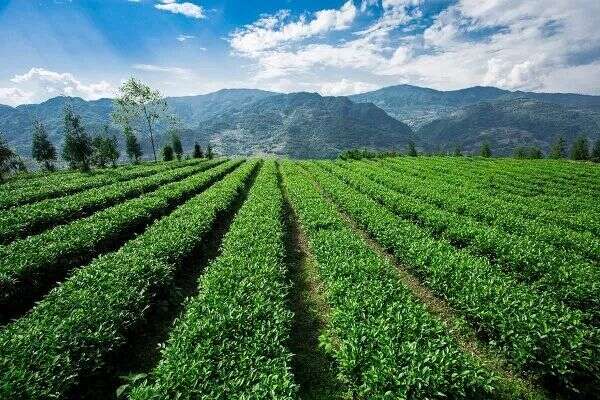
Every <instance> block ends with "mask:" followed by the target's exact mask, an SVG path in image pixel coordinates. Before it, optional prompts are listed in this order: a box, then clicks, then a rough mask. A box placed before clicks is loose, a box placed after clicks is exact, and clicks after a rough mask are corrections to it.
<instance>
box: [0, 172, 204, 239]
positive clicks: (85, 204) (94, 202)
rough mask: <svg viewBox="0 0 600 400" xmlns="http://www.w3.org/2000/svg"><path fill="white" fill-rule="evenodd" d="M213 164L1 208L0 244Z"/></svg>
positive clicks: (139, 193) (106, 205)
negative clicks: (2, 209)
mask: <svg viewBox="0 0 600 400" xmlns="http://www.w3.org/2000/svg"><path fill="white" fill-rule="evenodd" d="M210 165H212V163H210V164H199V165H192V166H189V167H184V168H177V169H175V170H168V171H165V172H162V173H159V174H156V175H153V176H150V177H141V178H137V179H132V180H126V181H124V182H119V181H117V182H115V183H113V184H110V185H106V186H100V187H96V188H92V189H89V190H86V191H82V192H79V193H75V194H72V195H70V196H65V197H59V198H55V199H47V200H43V201H40V202H37V203H32V204H26V205H23V206H20V207H16V208H12V209H10V210H4V211H0V243H8V242H10V241H11V240H14V239H16V238H20V237H24V236H27V235H31V234H34V233H37V232H40V231H42V230H44V229H48V228H50V227H52V226H56V225H58V224H61V223H65V222H68V221H71V220H73V219H76V218H80V217H82V216H86V215H89V214H90V213H93V212H95V211H98V210H101V209H103V208H106V207H109V206H112V205H113V204H117V203H119V202H120V201H123V200H125V199H129V198H132V197H135V196H140V195H142V194H144V193H147V192H149V191H152V190H154V189H156V188H158V187H160V186H161V185H163V184H165V183H169V182H173V181H176V180H178V179H182V178H185V177H187V176H189V175H191V174H194V173H197V172H199V171H202V170H203V169H205V168H206V167H207V166H210Z"/></svg>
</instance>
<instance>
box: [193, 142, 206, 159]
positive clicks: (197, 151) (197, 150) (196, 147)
mask: <svg viewBox="0 0 600 400" xmlns="http://www.w3.org/2000/svg"><path fill="white" fill-rule="evenodd" d="M202 157H204V154H202V147H200V145H199V144H198V142H196V143H194V158H202Z"/></svg>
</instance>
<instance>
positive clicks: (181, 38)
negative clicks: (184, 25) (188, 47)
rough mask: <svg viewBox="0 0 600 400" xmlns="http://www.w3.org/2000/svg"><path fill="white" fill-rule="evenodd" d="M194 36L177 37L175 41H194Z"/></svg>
mask: <svg viewBox="0 0 600 400" xmlns="http://www.w3.org/2000/svg"><path fill="white" fill-rule="evenodd" d="M195 37H196V36H194V35H179V36H177V37H176V39H177V41H179V42H185V41H186V40H190V39H194V38H195Z"/></svg>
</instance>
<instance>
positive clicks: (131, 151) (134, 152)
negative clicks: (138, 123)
mask: <svg viewBox="0 0 600 400" xmlns="http://www.w3.org/2000/svg"><path fill="white" fill-rule="evenodd" d="M123 134H124V135H125V152H126V153H127V157H128V158H129V161H130V162H132V163H138V162H139V161H140V158H141V157H142V155H143V153H142V148H141V146H140V142H139V141H138V139H137V137H136V136H135V134H134V133H133V129H131V127H130V126H129V125H127V126H125V129H124V130H123Z"/></svg>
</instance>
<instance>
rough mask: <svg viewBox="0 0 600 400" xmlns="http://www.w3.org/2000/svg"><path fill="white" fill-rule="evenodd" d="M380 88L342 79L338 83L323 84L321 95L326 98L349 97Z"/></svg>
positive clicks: (367, 83) (366, 83)
mask: <svg viewBox="0 0 600 400" xmlns="http://www.w3.org/2000/svg"><path fill="white" fill-rule="evenodd" d="M378 87H379V86H378V85H376V84H373V83H369V82H362V81H353V80H349V79H346V78H344V79H342V80H340V81H336V82H324V83H322V84H321V88H320V90H319V93H321V94H322V95H324V96H349V95H351V94H357V93H363V92H368V91H370V90H375V89H377V88H378Z"/></svg>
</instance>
